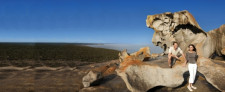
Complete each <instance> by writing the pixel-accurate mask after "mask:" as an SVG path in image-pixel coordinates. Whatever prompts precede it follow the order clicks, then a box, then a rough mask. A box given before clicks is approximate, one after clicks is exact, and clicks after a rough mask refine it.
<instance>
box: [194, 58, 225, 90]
mask: <svg viewBox="0 0 225 92" xmlns="http://www.w3.org/2000/svg"><path fill="white" fill-rule="evenodd" d="M198 65H199V66H198V71H199V72H200V73H202V74H203V75H204V76H205V78H206V80H207V81H208V82H209V83H210V84H212V85H213V86H214V87H216V88H217V89H219V90H220V91H225V82H224V81H225V67H224V66H221V65H218V64H215V63H213V62H212V61H211V60H210V59H208V58H205V57H199V59H198Z"/></svg>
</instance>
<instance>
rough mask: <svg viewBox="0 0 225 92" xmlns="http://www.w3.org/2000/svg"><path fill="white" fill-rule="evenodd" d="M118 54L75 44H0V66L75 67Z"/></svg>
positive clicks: (111, 57) (106, 59)
mask: <svg viewBox="0 0 225 92" xmlns="http://www.w3.org/2000/svg"><path fill="white" fill-rule="evenodd" d="M118 53H119V51H116V50H110V49H103V48H92V47H88V46H83V45H77V44H53V43H0V66H8V65H13V66H42V65H46V66H52V67H54V66H76V65H82V64H87V63H95V62H104V61H109V60H114V59H117V58H118Z"/></svg>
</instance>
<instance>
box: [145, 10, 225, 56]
mask: <svg viewBox="0 0 225 92" xmlns="http://www.w3.org/2000/svg"><path fill="white" fill-rule="evenodd" d="M146 25H147V27H149V28H152V29H154V31H155V32H154V35H153V38H152V42H153V44H154V45H156V46H160V47H161V48H163V49H164V53H165V54H167V53H168V49H169V47H170V46H172V42H173V41H176V42H178V43H179V47H180V48H181V49H182V50H183V51H184V52H186V51H187V47H188V45H189V44H194V45H195V46H196V48H197V51H198V55H201V56H204V57H210V56H211V55H212V54H213V53H214V52H216V53H217V54H218V55H221V50H222V48H224V46H225V25H222V26H221V27H220V28H218V29H215V30H212V31H209V32H207V33H206V32H205V31H203V30H202V29H201V27H200V26H199V25H198V23H197V22H196V20H195V18H194V17H193V16H192V15H191V13H189V12H188V11H186V10H184V11H180V12H175V13H171V12H166V13H162V14H156V15H149V16H147V19H146Z"/></svg>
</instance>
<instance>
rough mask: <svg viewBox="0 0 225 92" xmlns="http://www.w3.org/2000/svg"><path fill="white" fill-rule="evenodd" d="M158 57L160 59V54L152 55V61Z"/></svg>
mask: <svg viewBox="0 0 225 92" xmlns="http://www.w3.org/2000/svg"><path fill="white" fill-rule="evenodd" d="M157 57H159V54H157V53H152V54H151V59H156V58H157Z"/></svg>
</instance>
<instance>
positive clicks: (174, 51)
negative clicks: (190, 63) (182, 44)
mask: <svg viewBox="0 0 225 92" xmlns="http://www.w3.org/2000/svg"><path fill="white" fill-rule="evenodd" d="M178 52H180V54H183V51H182V50H181V49H180V48H179V47H177V49H176V50H175V49H174V47H173V46H172V47H170V49H169V53H172V55H177V54H178Z"/></svg>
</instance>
